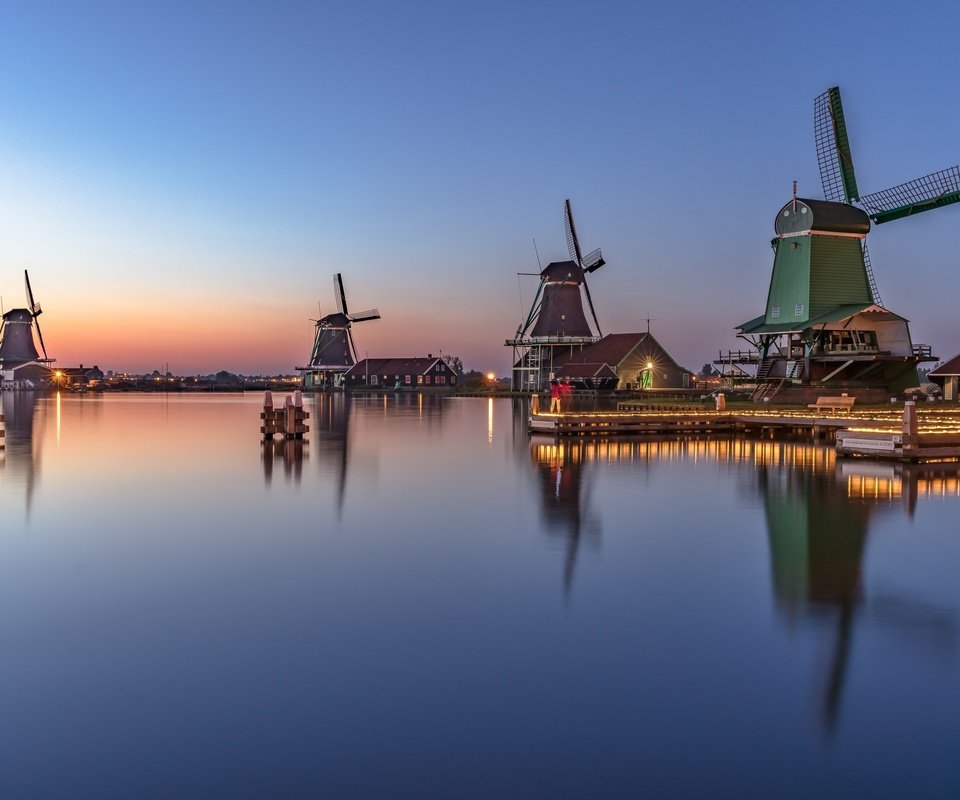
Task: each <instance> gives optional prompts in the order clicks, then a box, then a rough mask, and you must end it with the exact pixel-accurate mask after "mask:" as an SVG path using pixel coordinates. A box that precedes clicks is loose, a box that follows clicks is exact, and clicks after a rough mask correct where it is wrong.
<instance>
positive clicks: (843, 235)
mask: <svg viewBox="0 0 960 800" xmlns="http://www.w3.org/2000/svg"><path fill="white" fill-rule="evenodd" d="M814 128H815V134H816V145H817V158H818V161H819V164H820V177H821V180H822V183H823V190H824V194H825V196H826V200H809V199H805V198H799V197H796V191H794V197H793V199H792V200H790V201H789V202H788V203H787V204H786V205H784V206H783V207H782V208H781V209H780V211H779V212H778V214H777V218H776V222H775V225H774V227H775V230H776V238H775V239H774V240H773V242H772V245H773V250H774V253H775V255H774V261H773V274H772V276H771V278H770V287H769V291H768V294H767V305H766V309H765V311H764V313H763V314H761V315H760V316H759V317H757V318H755V319H752V320H750V321H749V322H745V323H743V324H742V325H740V326H738V328H737V330H738V331H739V333H738V336H740V337H741V338H743V339H744V340H745V341H747V342H748V343H749V344H750V345H751V350H750V351H748V352H747V353H743V352H742V351H740V352H737V353H731V354H728V356H727V357H726V358H721V359H719V360H718V363H721V364H723V365H724V366H729V367H732V368H734V369H735V370H738V371H739V372H740V374H741V375H743V376H746V377H747V378H748V379H752V380H754V381H755V383H756V387H757V388H756V392H755V398H758V399H759V398H761V397H765V398H769V399H774V398H776V401H777V402H807V400H808V399H810V398H812V397H816V396H817V395H818V394H822V393H824V392H836V391H840V390H842V391H845V392H847V393H849V394H850V395H851V396H857V397H859V398H861V399H862V400H865V401H868V402H877V401H882V400H884V399H885V398H886V397H887V396H888V395H889V394H891V393H897V392H901V391H903V390H905V389H907V388H909V387H912V386H916V385H917V364H918V363H921V362H924V361H935V360H936V358H935V357H934V356H933V354H932V352H931V348H930V347H928V346H926V345H920V344H914V343H913V341H912V339H911V337H910V330H909V325H908V322H907V320H906V319H904V318H903V317H901V316H898V315H897V314H894V313H893V312H892V311H890V310H889V309H887V308H886V307H884V306H883V304H882V301H881V299H880V294H879V292H878V290H877V284H876V280H875V279H874V275H873V269H872V267H871V264H870V256H869V252H868V251H867V243H866V237H867V233H868V232H869V230H870V222H871V220H872V221H873V222H874V223H875V224H877V225H880V224H882V223H884V222H889V221H890V220H894V219H899V218H901V217H906V216H910V215H912V214H917V213H919V212H921V211H928V210H930V209H932V208H939V207H940V206H944V205H949V204H950V203H955V202H957V201H958V200H960V169H958V168H957V167H953V168H951V169H948V170H943V171H941V172H937V173H934V174H932V175H928V176H927V177H925V178H920V179H918V180H915V181H911V182H909V183H905V184H902V185H900V186H895V187H894V188H892V189H887V190H885V191H882V192H877V193H875V194H869V195H863V196H861V195H860V193H859V190H858V188H857V181H856V176H855V174H854V169H853V159H852V157H851V154H850V144H849V141H848V138H847V129H846V123H845V121H844V117H843V107H842V106H841V103H840V90H839V89H838V88H836V87H834V88H832V89H829V90H828V91H827V92H825V93H824V94H822V95H821V96H820V97H818V98H817V99H816V102H815V105H814ZM855 202H856V203H858V204H859V207H858V205H854V203H855ZM745 365H753V367H755V372H754V373H753V374H752V375H751V374H750V373H749V372H747V370H745V369H744V368H743V367H744V366H745Z"/></svg>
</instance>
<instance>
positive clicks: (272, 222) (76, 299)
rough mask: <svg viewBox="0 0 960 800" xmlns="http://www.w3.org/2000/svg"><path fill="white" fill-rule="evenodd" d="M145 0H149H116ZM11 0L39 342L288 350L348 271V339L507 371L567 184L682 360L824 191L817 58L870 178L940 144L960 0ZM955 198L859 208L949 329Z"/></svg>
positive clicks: (15, 188) (8, 299)
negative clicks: (805, 202) (784, 220)
mask: <svg viewBox="0 0 960 800" xmlns="http://www.w3.org/2000/svg"><path fill="white" fill-rule="evenodd" d="M140 6H144V7H142V8H141V7H140ZM146 6H147V4H138V3H127V2H116V3H97V2H92V3H73V2H70V3H58V2H47V3H36V2H17V1H14V2H8V3H4V4H3V6H2V8H0V33H2V41H3V46H2V48H0V76H2V77H0V110H2V115H0V119H2V121H3V123H2V125H0V227H2V236H0V295H2V298H3V303H4V306H5V307H6V308H10V307H13V306H17V305H21V304H22V303H23V300H22V298H23V288H22V270H23V269H24V268H27V269H29V270H30V276H31V281H32V283H33V288H34V293H35V295H36V296H37V299H38V300H39V301H40V302H41V303H42V304H43V307H44V315H43V316H42V317H41V320H40V321H41V324H42V328H43V333H44V338H45V340H46V344H47V349H48V352H49V353H50V355H51V356H53V357H56V358H57V359H58V362H59V363H60V364H62V365H70V364H76V363H78V362H83V363H85V364H91V363H98V364H99V365H100V366H102V367H103V368H105V369H107V368H112V369H118V370H137V371H142V370H152V369H157V368H162V367H163V365H165V364H167V363H169V365H170V369H171V370H172V371H173V372H177V373H184V374H186V373H194V372H209V371H214V370H217V369H221V368H226V369H229V370H232V371H238V372H247V373H257V372H270V373H274V372H291V371H292V369H293V367H294V366H297V365H299V364H303V363H304V362H305V361H306V359H307V357H308V356H309V351H310V346H311V343H312V336H313V328H312V323H311V322H310V319H309V318H310V317H315V316H316V314H317V302H318V301H319V303H320V306H321V308H322V309H323V311H324V313H326V312H328V311H329V310H332V307H333V289H332V280H331V276H332V274H333V273H334V272H338V271H339V272H342V273H343V276H344V283H345V285H346V290H347V297H348V300H349V301H350V305H351V307H352V308H353V309H356V310H360V309H365V308H369V307H372V306H378V307H379V308H380V310H381V313H382V314H383V319H382V320H379V321H376V322H368V323H364V324H362V325H359V326H357V327H356V328H355V329H354V333H355V338H356V341H357V346H358V349H359V350H360V351H361V355H362V353H363V352H365V351H368V352H369V353H370V354H371V355H424V354H426V353H428V352H432V353H437V352H438V351H441V350H442V351H443V352H445V353H453V354H457V355H460V356H461V357H462V358H463V360H464V362H465V365H466V366H467V367H468V368H477V369H482V370H487V369H494V370H496V371H498V372H499V373H500V374H507V373H508V372H509V364H510V351H509V349H508V348H505V347H504V346H503V341H504V339H506V338H508V337H510V336H512V335H513V333H514V331H515V330H516V328H517V325H518V323H519V322H520V320H521V318H522V317H523V316H525V315H526V311H527V306H528V305H529V303H530V302H531V301H532V299H533V294H534V290H535V279H532V278H523V279H518V277H517V275H516V273H517V272H518V271H527V272H533V271H536V270H537V262H536V256H535V254H534V249H533V241H532V240H533V239H534V238H536V242H537V246H538V248H539V251H540V257H541V259H542V260H543V262H544V263H546V262H547V261H550V260H559V259H563V258H566V244H565V240H564V235H563V221H562V205H563V200H564V198H565V197H570V198H571V199H572V200H573V204H574V210H575V212H576V218H577V225H578V228H579V232H580V237H581V240H582V243H583V245H584V246H585V248H586V249H592V248H593V247H597V246H602V247H603V252H604V255H605V257H606V259H607V266H605V267H604V268H603V269H601V270H599V271H598V272H596V273H595V274H593V275H591V281H590V286H591V291H592V293H593V296H594V301H595V304H596V308H597V312H598V315H599V317H600V322H601V326H602V328H603V331H604V332H614V331H616V332H625V331H630V330H644V329H645V326H646V323H645V322H644V319H645V318H646V317H647V316H650V317H652V318H653V319H654V321H653V322H652V323H651V326H652V330H653V332H654V334H655V335H656V336H657V337H658V338H659V339H660V340H661V342H662V343H663V344H664V345H665V346H666V347H667V349H668V350H670V351H671V352H672V353H673V354H674V356H675V357H676V358H677V360H678V361H680V362H681V363H682V364H684V365H685V366H687V367H689V368H692V369H699V368H700V366H701V365H702V364H703V363H704V362H705V361H707V360H710V359H713V358H715V357H716V355H717V352H718V351H719V350H720V349H721V348H722V349H727V348H729V347H736V346H737V340H736V338H735V337H734V334H733V326H734V325H736V324H738V323H740V322H743V321H745V320H747V319H749V318H751V317H753V316H756V315H757V314H758V313H760V312H761V311H762V310H763V305H764V302H765V300H766V291H767V285H768V281H769V276H770V268H771V266H772V252H771V250H770V246H769V240H770V238H771V237H772V235H773V219H774V215H775V214H776V212H777V210H778V209H779V207H780V206H781V205H782V204H783V203H785V202H786V201H787V200H788V199H789V197H790V185H791V181H792V180H794V179H796V180H798V181H799V193H800V195H801V196H811V197H822V191H821V188H820V182H819V174H818V171H817V164H816V156H815V151H814V143H813V131H812V117H813V99H814V97H815V96H816V95H818V94H819V93H821V92H822V91H823V90H825V89H826V88H828V87H829V86H833V85H840V87H841V90H842V92H843V99H844V108H845V111H846V117H847V123H848V128H849V131H850V137H851V144H852V148H853V155H854V161H855V163H856V167H857V178H858V182H859V184H860V189H861V191H863V192H870V191H876V190H879V189H883V188H886V187H887V186H890V185H892V184H896V183H900V182H902V181H905V180H909V179H911V178H915V177H919V176H920V175H922V174H926V173H928V172H932V171H934V170H938V169H942V168H945V167H948V166H951V165H953V164H956V163H957V162H958V161H960V103H958V100H960V82H958V80H957V75H956V47H957V45H956V31H957V27H958V23H960V6H958V5H957V4H956V3H953V2H936V3H922V4H919V3H918V4H908V5H904V4H896V5H894V4H892V3H884V2H879V3H878V2H873V3H851V2H845V3H818V2H810V3H805V4H803V5H802V6H788V5H784V4H776V3H770V2H750V3H740V4H729V3H714V4H706V3H694V4H686V3H674V4H667V3H661V4H649V5H648V4H639V3H603V2H591V3H583V2H581V3H565V2H527V3H516V2H503V3H501V2H482V3H480V2H473V3H456V2H449V1H447V2H409V3H375V2H351V3H342V4H326V3H320V2H304V3H297V2H271V3H265V2H263V3H259V2H258V3H254V2H246V3H235V2H230V3H228V2H209V3H203V4H194V3H179V2H165V3H163V4H151V6H150V7H146ZM958 229H960V205H957V206H952V207H949V208H946V209H941V210H937V211H933V212H930V213H929V214H922V215H920V216H918V217H916V218H914V219H906V220H900V221H896V222H892V223H889V224H887V225H883V226H881V227H880V228H878V229H876V230H875V231H874V232H873V233H871V235H870V240H869V241H870V247H871V255H872V258H873V263H874V270H875V272H876V275H877V280H878V283H879V287H880V292H881V294H882V296H883V299H884V301H885V304H886V305H887V306H888V307H890V308H891V309H892V310H894V311H896V312H898V313H900V314H902V315H904V316H906V317H908V318H909V319H910V320H911V321H912V331H913V338H914V342H916V343H919V342H925V343H929V344H932V345H934V348H935V352H936V353H937V354H938V355H940V356H941V357H943V358H946V357H949V356H952V355H953V354H954V353H956V352H957V351H958V350H960V330H958V326H957V325H956V323H955V317H956V314H957V312H956V298H957V296H958V287H960V270H958V268H957V267H958V264H957V248H956V245H955V241H954V239H955V234H956V231H957V230H958Z"/></svg>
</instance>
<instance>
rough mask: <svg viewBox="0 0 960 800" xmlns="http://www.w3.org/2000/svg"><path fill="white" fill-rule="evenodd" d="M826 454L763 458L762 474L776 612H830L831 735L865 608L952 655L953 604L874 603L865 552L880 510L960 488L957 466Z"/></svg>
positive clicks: (818, 616) (816, 617)
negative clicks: (789, 464)
mask: <svg viewBox="0 0 960 800" xmlns="http://www.w3.org/2000/svg"><path fill="white" fill-rule="evenodd" d="M794 447H796V446H794ZM808 449H809V450H811V451H813V450H815V449H814V448H808ZM820 453H821V454H820V455H819V456H816V455H815V456H814V457H813V458H812V459H811V462H810V463H809V465H808V466H807V467H806V468H801V469H797V468H786V469H784V468H783V467H778V466H775V465H774V464H773V463H771V462H770V461H767V462H764V463H761V464H759V465H758V466H757V471H756V478H757V488H758V489H759V491H760V493H761V495H762V497H763V502H764V509H765V513H766V519H767V530H768V538H769V545H770V557H771V568H772V573H773V590H774V599H775V602H776V603H777V607H778V609H779V610H780V611H781V613H782V614H783V616H784V617H785V619H786V621H787V624H788V625H791V626H792V625H795V624H797V622H798V621H799V620H801V619H804V618H806V619H809V620H810V621H811V622H812V623H813V624H818V625H819V624H822V621H823V619H824V618H825V617H826V618H827V619H832V622H831V623H830V624H831V625H832V626H833V642H832V645H831V653H830V656H829V659H828V664H827V665H826V666H825V677H824V681H823V682H824V688H823V699H822V720H823V725H824V728H825V730H826V731H827V732H829V733H832V732H833V731H834V730H835V729H836V726H837V721H838V719H839V714H840V706H841V700H842V696H843V691H844V686H845V683H846V677H847V671H848V664H849V660H850V652H851V646H852V640H853V634H854V627H855V620H856V619H857V618H858V617H860V616H862V615H863V614H864V612H865V611H869V617H868V618H869V619H870V620H871V621H875V622H877V623H879V624H881V625H885V626H887V627H889V628H891V629H894V630H898V631H900V632H903V631H905V630H906V631H926V632H933V633H935V635H934V636H932V637H929V636H921V637H920V638H919V640H915V641H919V643H920V644H922V645H923V646H922V647H921V648H919V651H920V652H927V651H928V646H929V645H933V647H934V649H935V651H937V652H938V653H940V654H944V653H947V654H952V652H953V650H954V648H955V645H956V639H957V619H956V615H955V613H954V612H953V611H952V610H950V609H944V608H938V607H936V606H935V605H933V604H929V603H926V602H924V601H921V600H918V599H916V598H914V597H911V596H908V595H903V594H898V593H886V594H882V595H877V596H875V597H874V598H873V599H872V601H871V602H869V603H868V602H867V599H866V597H865V592H864V588H863V559H864V553H865V549H866V544H867V539H868V533H869V526H870V520H871V518H872V517H873V516H874V515H877V514H883V513H888V512H890V511H891V510H895V509H896V508H897V506H899V507H900V510H901V511H902V512H903V513H905V514H907V515H908V516H912V515H913V514H914V512H915V510H916V505H917V499H918V497H919V496H920V495H921V494H923V495H925V496H929V494H930V492H931V491H932V490H933V487H934V486H941V487H942V486H944V485H950V484H951V483H952V484H953V485H954V491H956V480H957V467H956V465H893V464H876V463H873V462H869V461H842V462H840V463H839V464H838V463H836V459H835V457H834V453H833V451H832V450H827V449H821V451H820ZM908 620H909V622H908V623H907V621H908ZM905 623H907V624H906V625H905Z"/></svg>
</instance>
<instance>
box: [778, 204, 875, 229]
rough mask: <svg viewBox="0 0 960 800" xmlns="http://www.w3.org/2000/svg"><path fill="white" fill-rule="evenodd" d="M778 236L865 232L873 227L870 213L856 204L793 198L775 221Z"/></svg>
mask: <svg viewBox="0 0 960 800" xmlns="http://www.w3.org/2000/svg"><path fill="white" fill-rule="evenodd" d="M773 227H774V229H775V230H776V232H777V235H778V236H789V235H790V234H797V233H805V232H807V231H823V232H825V233H858V234H859V233H862V234H866V233H868V232H869V230H870V217H868V216H867V215H866V213H864V212H863V211H861V210H860V209H859V208H857V207H856V206H851V205H849V204H848V203H833V202H830V201H829V200H807V199H806V198H799V197H798V198H797V201H796V209H794V201H793V200H792V199H791V200H790V201H789V202H788V203H787V204H786V205H785V206H784V207H783V208H781V209H780V211H779V212H777V219H776V220H775V221H774V224H773Z"/></svg>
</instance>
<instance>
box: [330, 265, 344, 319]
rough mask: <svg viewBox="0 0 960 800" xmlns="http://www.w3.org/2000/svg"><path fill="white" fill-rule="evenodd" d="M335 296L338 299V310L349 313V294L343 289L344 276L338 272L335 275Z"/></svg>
mask: <svg viewBox="0 0 960 800" xmlns="http://www.w3.org/2000/svg"><path fill="white" fill-rule="evenodd" d="M333 296H334V297H335V298H336V301H337V311H339V312H340V313H341V314H346V313H347V295H346V292H344V291H343V278H342V277H341V275H340V273H339V272H338V273H337V274H336V275H334V276H333Z"/></svg>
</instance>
